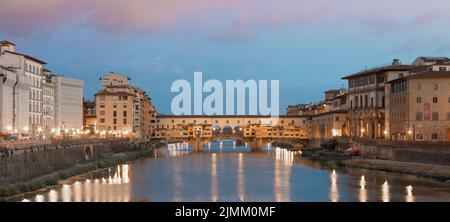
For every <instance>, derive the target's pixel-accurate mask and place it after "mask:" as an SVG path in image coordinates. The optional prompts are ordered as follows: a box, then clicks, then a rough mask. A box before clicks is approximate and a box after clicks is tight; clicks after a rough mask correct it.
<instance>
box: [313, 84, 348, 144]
mask: <svg viewBox="0 0 450 222" xmlns="http://www.w3.org/2000/svg"><path fill="white" fill-rule="evenodd" d="M324 94H325V100H324V101H323V102H321V103H320V104H318V105H316V106H315V108H313V109H310V110H309V112H311V114H312V115H311V117H310V118H311V119H310V125H311V134H310V135H309V138H310V139H313V140H328V139H331V138H333V137H336V136H347V135H348V127H347V122H348V107H347V90H346V89H337V90H328V91H326V92H325V93H324Z"/></svg>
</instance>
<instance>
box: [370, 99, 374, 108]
mask: <svg viewBox="0 0 450 222" xmlns="http://www.w3.org/2000/svg"><path fill="white" fill-rule="evenodd" d="M370 106H371V107H372V108H373V97H370Z"/></svg>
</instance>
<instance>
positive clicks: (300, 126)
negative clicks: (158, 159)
mask: <svg viewBox="0 0 450 222" xmlns="http://www.w3.org/2000/svg"><path fill="white" fill-rule="evenodd" d="M215 133H225V134H227V133H228V134H240V135H242V137H243V138H266V139H276V138H277V139H280V138H283V139H303V140H306V139H308V135H309V128H308V117H305V116H293V115H285V116H279V118H271V117H270V116H252V115H242V116H239V115H237V116H196V115H192V116H191V115H189V116H188V115H186V116H174V115H157V116H156V129H155V135H156V137H157V138H179V137H192V136H193V135H199V136H201V137H205V138H209V137H212V136H213V135H214V134H215Z"/></svg>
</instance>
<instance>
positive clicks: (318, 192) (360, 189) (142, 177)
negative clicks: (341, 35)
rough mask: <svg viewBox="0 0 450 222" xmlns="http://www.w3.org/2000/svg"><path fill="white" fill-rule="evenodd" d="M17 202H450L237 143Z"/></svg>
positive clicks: (432, 189) (89, 177)
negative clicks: (258, 150)
mask: <svg viewBox="0 0 450 222" xmlns="http://www.w3.org/2000/svg"><path fill="white" fill-rule="evenodd" d="M17 201H23V202H27V201H38V202H42V201H44V202H59V201H62V202H71V201H75V202H81V201H85V202H91V201H94V202H110V201H113V202H119V201H158V202H169V201H176V202H179V201H194V202H196V201H227V202H228V201H232V202H236V201H264V202H266V201H282V202H285V201H307V202H310V201H314V202H315V201H325V202H328V201H333V202H338V201H339V202H341V201H343V202H374V201H375V202H379V201H385V202H388V201H393V202H405V201H406V202H414V201H450V184H448V183H440V182H435V181H433V180H429V179H424V178H417V177H415V176H405V175H399V174H391V173H384V172H374V171H367V170H355V169H327V168H322V167H321V166H320V165H319V164H318V163H316V162H312V161H309V160H307V159H304V158H302V157H301V154H300V152H290V151H287V150H284V149H280V148H276V147H270V146H266V147H265V149H264V151H263V152H251V150H250V148H249V147H247V146H236V144H235V143H234V142H233V141H223V142H222V143H219V142H213V143H211V144H210V145H205V147H204V151H203V152H196V153H193V152H191V149H190V148H189V146H188V145H187V144H182V143H181V144H171V145H169V147H167V148H164V149H160V150H158V151H157V152H155V156H154V158H148V159H143V160H138V161H134V162H132V163H128V164H123V165H120V166H117V167H113V168H110V169H107V170H102V171H97V172H93V173H88V174H84V175H80V176H77V177H74V178H70V179H68V180H65V181H61V185H58V186H53V187H48V188H46V189H43V190H41V191H39V192H35V193H32V194H28V195H25V196H22V197H20V198H18V199H17Z"/></svg>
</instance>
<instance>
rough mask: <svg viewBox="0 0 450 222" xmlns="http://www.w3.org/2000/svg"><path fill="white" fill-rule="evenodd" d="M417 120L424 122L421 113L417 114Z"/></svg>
mask: <svg viewBox="0 0 450 222" xmlns="http://www.w3.org/2000/svg"><path fill="white" fill-rule="evenodd" d="M416 120H417V121H422V120H423V115H422V113H421V112H417V113H416Z"/></svg>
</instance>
